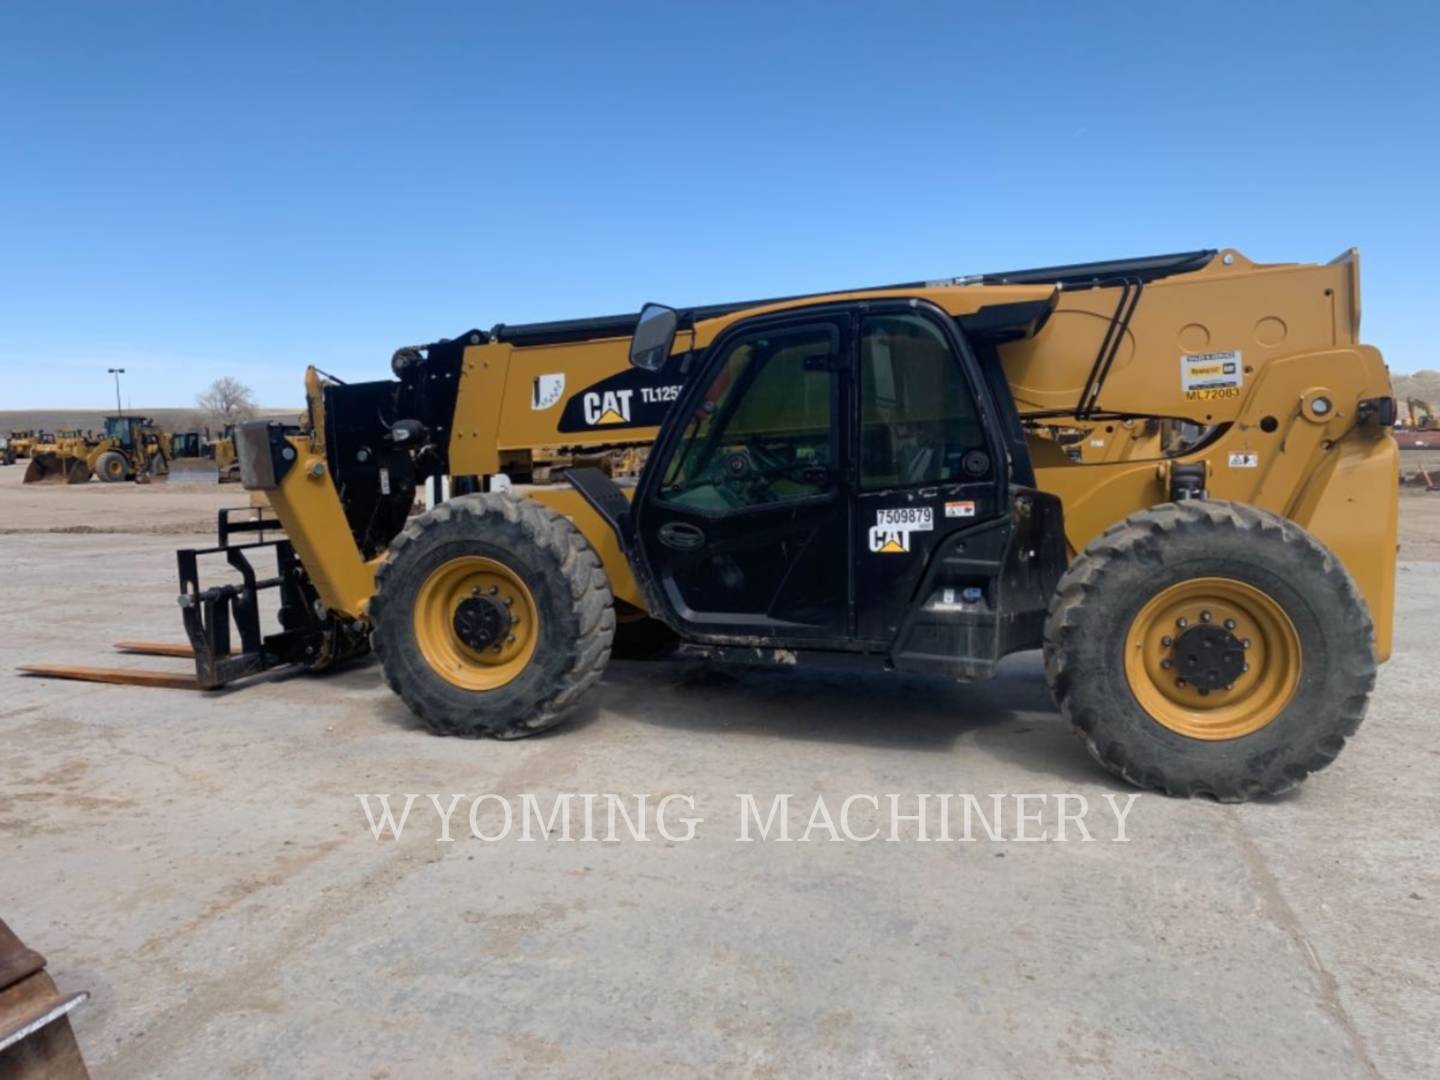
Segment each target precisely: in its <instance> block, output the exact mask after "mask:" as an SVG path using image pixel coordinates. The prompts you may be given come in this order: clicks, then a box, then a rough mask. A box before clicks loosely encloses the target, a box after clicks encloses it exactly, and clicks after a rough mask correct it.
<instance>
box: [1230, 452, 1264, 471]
mask: <svg viewBox="0 0 1440 1080" xmlns="http://www.w3.org/2000/svg"><path fill="white" fill-rule="evenodd" d="M1259 467H1260V455H1259V454H1255V453H1251V452H1249V451H1234V452H1232V453H1231V454H1230V468H1232V469H1258V468H1259Z"/></svg>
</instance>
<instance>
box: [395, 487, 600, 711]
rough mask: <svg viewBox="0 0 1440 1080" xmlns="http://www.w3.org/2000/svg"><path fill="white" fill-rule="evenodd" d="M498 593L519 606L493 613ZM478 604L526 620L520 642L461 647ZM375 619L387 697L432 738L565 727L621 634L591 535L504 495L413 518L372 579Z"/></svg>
mask: <svg viewBox="0 0 1440 1080" xmlns="http://www.w3.org/2000/svg"><path fill="white" fill-rule="evenodd" d="M472 582H476V583H481V584H476V585H475V586H474V587H473V588H472V587H471V583H472ZM489 582H498V583H500V584H499V586H498V588H499V591H498V592H496V590H495V588H492V587H491V586H489V585H486V584H484V583H489ZM491 593H494V598H493V602H498V601H499V600H500V599H505V600H509V601H513V602H514V606H513V607H506V608H504V609H498V608H493V607H491V606H490V605H491V604H492V600H491V599H490V594H491ZM472 596H473V597H474V598H475V600H476V601H477V602H478V603H479V604H480V606H481V611H480V615H479V616H478V617H477V621H478V622H481V623H483V622H484V618H485V617H488V616H487V613H493V612H494V611H501V612H506V613H508V612H517V613H519V612H524V613H525V614H524V615H523V616H522V617H523V618H524V622H523V623H519V624H517V626H516V631H517V634H516V635H515V636H512V637H510V638H509V639H508V640H509V641H511V642H512V643H513V644H510V645H507V644H506V643H505V642H506V640H507V639H506V638H505V637H503V636H502V637H499V638H493V639H485V643H484V644H483V645H480V646H478V647H477V646H474V642H475V641H476V640H477V638H475V637H474V636H473V635H472V636H471V637H470V638H469V639H468V640H466V639H462V637H461V613H460V608H461V606H462V605H464V604H465V603H466V602H467V601H469V600H470V599H471V598H472ZM370 617H371V620H372V621H373V623H374V627H375V629H374V634H373V635H372V639H371V640H372V643H373V645H374V649H375V654H376V656H378V657H379V659H380V663H381V665H382V666H383V668H384V671H385V679H386V681H387V682H388V683H389V684H390V688H391V689H392V690H394V691H395V692H396V693H397V694H399V695H400V697H401V698H402V699H403V700H404V701H405V703H406V704H407V705H409V706H410V709H411V710H412V711H413V712H414V713H415V715H416V716H417V717H419V719H420V720H421V721H422V722H423V723H424V724H425V725H426V727H428V728H429V729H430V730H431V731H434V732H435V733H436V734H440V735H460V736H467V737H477V736H481V735H490V736H494V737H496V738H501V739H513V738H520V737H522V736H525V735H533V734H535V733H536V732H538V731H543V730H545V729H546V728H549V727H553V726H554V725H555V724H558V723H559V722H560V721H561V720H563V719H564V718H565V715H566V713H567V712H568V711H569V710H570V708H571V707H572V706H574V705H575V703H576V702H577V701H578V700H579V698H580V697H581V695H582V694H584V692H585V691H586V690H587V689H588V688H589V687H590V686H591V685H593V684H594V683H595V682H596V681H597V680H598V679H599V678H600V676H601V674H602V673H603V672H604V670H605V666H606V664H607V663H608V662H609V659H610V645H611V641H612V639H613V637H614V634H615V610H614V599H613V597H612V596H611V592H610V582H609V579H608V578H607V577H606V576H605V571H604V569H603V568H602V566H601V564H600V559H599V556H597V555H596V554H595V551H594V549H593V548H591V547H590V545H589V544H588V543H587V542H586V540H585V538H584V536H582V535H581V534H580V532H579V531H578V530H577V529H576V528H575V526H574V525H572V524H571V523H570V521H569V520H568V519H566V518H564V517H562V516H561V515H560V514H557V513H556V512H555V511H553V510H551V509H550V508H549V507H546V506H542V505H541V504H540V503H538V502H535V501H534V500H533V499H525V498H518V497H515V496H512V495H504V494H498V493H489V494H483V495H463V496H460V497H458V498H454V499H451V500H450V501H448V502H445V503H442V504H441V505H440V506H437V507H436V508H435V509H433V510H431V511H429V512H428V513H425V514H421V515H419V516H418V517H415V518H412V519H411V520H410V522H409V524H407V525H406V526H405V529H404V530H403V531H402V532H401V534H400V535H399V536H398V537H396V539H395V542H394V543H393V544H392V545H391V546H390V550H389V552H388V553H387V554H386V557H385V561H384V562H383V563H381V565H380V568H379V571H378V572H377V573H376V575H375V595H374V597H373V598H372V600H371V601H370ZM532 621H533V624H532ZM504 633H505V631H503V630H502V631H501V634H502V635H503V634H504ZM527 634H528V636H527ZM515 637H518V638H519V641H516V640H515ZM491 640H494V641H495V644H496V645H499V646H500V648H495V647H494V646H493V645H491V644H490V641H491ZM492 649H493V653H492ZM511 653H513V656H512V655H511ZM442 668H443V669H446V671H447V672H448V674H447V673H442V670H441V669H442Z"/></svg>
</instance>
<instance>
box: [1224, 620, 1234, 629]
mask: <svg viewBox="0 0 1440 1080" xmlns="http://www.w3.org/2000/svg"><path fill="white" fill-rule="evenodd" d="M1225 629H1226V630H1234V629H1235V620H1234V619H1226V620H1225Z"/></svg>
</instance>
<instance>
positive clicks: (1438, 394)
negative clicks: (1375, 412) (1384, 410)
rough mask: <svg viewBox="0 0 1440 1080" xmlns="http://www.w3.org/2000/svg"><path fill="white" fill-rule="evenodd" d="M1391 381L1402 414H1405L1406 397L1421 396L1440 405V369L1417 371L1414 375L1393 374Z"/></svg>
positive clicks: (1433, 403)
mask: <svg viewBox="0 0 1440 1080" xmlns="http://www.w3.org/2000/svg"><path fill="white" fill-rule="evenodd" d="M1390 382H1391V384H1392V385H1393V386H1394V387H1395V400H1396V401H1398V402H1399V403H1400V415H1401V416H1402V417H1403V416H1405V399H1406V398H1412V397H1413V398H1419V399H1420V400H1421V401H1428V402H1430V403H1431V404H1432V405H1436V406H1440V371H1433V370H1431V371H1417V372H1415V373H1414V374H1413V375H1392V376H1390Z"/></svg>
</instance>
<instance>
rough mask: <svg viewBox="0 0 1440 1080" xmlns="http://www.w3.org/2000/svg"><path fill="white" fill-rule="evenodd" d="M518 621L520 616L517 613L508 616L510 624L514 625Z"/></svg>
mask: <svg viewBox="0 0 1440 1080" xmlns="http://www.w3.org/2000/svg"><path fill="white" fill-rule="evenodd" d="M519 621H520V616H519V615H511V616H510V625H511V626H514V625H515V624H516V623H518V622H519Z"/></svg>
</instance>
